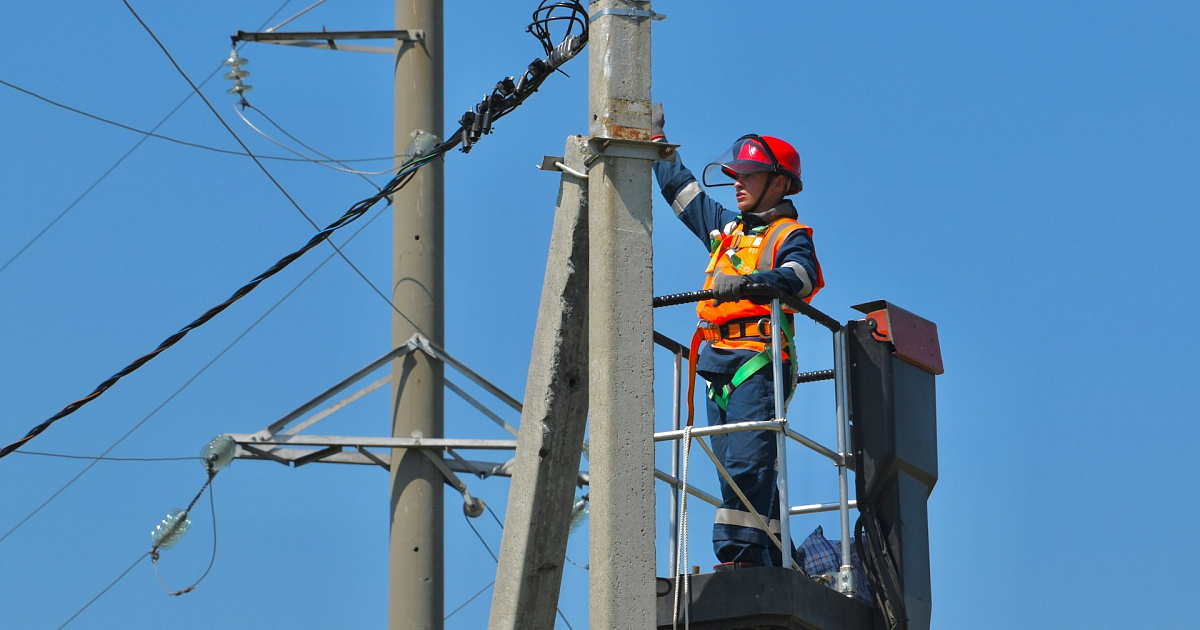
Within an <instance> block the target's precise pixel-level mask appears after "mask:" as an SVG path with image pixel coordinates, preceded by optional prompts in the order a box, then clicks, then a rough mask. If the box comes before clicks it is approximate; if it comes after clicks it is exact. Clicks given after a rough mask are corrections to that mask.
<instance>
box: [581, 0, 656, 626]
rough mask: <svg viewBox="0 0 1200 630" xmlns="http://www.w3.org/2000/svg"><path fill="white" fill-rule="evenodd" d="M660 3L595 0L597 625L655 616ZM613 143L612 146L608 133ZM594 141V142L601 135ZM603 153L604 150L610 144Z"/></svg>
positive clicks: (592, 363) (591, 40) (592, 303)
mask: <svg viewBox="0 0 1200 630" xmlns="http://www.w3.org/2000/svg"><path fill="white" fill-rule="evenodd" d="M611 9H622V10H626V9H634V10H638V11H649V10H650V3H649V2H633V1H629V0H596V1H595V2H591V3H590V4H589V10H590V12H591V14H592V15H596V14H599V13H607V14H605V15H603V17H601V18H599V19H597V20H595V21H593V22H592V23H591V27H590V29H589V33H588V61H589V64H588V72H589V112H588V113H589V117H588V123H589V127H588V129H589V133H590V134H591V135H592V136H593V138H595V139H596V140H598V141H599V144H600V148H599V149H593V151H594V152H595V153H596V154H598V155H596V156H594V158H595V159H594V161H593V162H592V163H591V168H590V169H588V184H589V186H588V188H589V193H588V217H589V220H588V225H589V227H588V232H589V237H590V239H591V252H590V261H589V262H590V269H591V271H590V272H589V280H590V283H591V286H590V292H589V304H588V306H589V309H590V313H591V316H590V318H591V321H592V326H591V328H590V331H589V332H590V342H589V344H590V345H589V351H590V353H591V356H590V359H589V374H590V379H591V380H590V383H589V389H590V403H591V404H590V405H589V406H590V408H591V427H590V435H591V438H590V442H589V445H590V447H589V453H590V459H591V466H590V471H589V472H590V473H591V481H592V483H591V486H590V488H591V490H590V493H589V494H590V496H591V512H590V520H591V522H590V525H589V531H590V534H591V538H590V550H591V551H590V553H591V558H592V562H591V576H590V578H591V579H590V626H591V627H592V628H652V627H654V626H655V589H654V586H655V558H656V555H655V549H654V534H655V531H654V442H653V437H652V434H653V433H654V389H653V387H654V340H653V325H654V312H653V310H652V307H651V304H652V301H653V298H654V279H653V272H652V265H653V247H652V245H651V238H650V236H651V233H652V230H653V216H652V214H651V201H652V200H651V196H650V191H651V185H652V182H651V177H650V165H651V160H650V159H639V158H630V157H625V156H622V155H620V154H621V153H622V152H623V151H621V149H620V147H618V146H616V143H617V141H634V142H642V141H648V140H650V106H651V99H650V66H651V60H650V53H651V49H650V24H651V23H652V22H651V20H648V19H645V18H639V17H636V16H632V15H620V14H618V13H617V12H612V11H610V10H611ZM607 139H611V140H613V141H614V142H613V143H608V145H612V147H611V149H610V148H609V147H608V145H606V143H605V140H607ZM594 144H595V143H594ZM601 151H603V152H601Z"/></svg>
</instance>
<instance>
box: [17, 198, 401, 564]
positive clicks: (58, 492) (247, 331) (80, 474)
mask: <svg viewBox="0 0 1200 630" xmlns="http://www.w3.org/2000/svg"><path fill="white" fill-rule="evenodd" d="M382 214H383V213H382V212H377V213H375V216H373V217H371V218H370V219H367V220H366V222H364V223H363V224H362V226H360V227H359V228H358V230H357V231H355V232H354V233H353V234H351V235H350V238H348V239H346V242H345V243H343V244H342V245H343V246H345V245H347V244H349V243H350V241H352V240H354V238H355V237H357V236H358V235H359V234H361V233H362V232H363V231H364V230H366V229H367V226H369V225H371V223H373V222H374V221H375V219H378V218H379V217H380V215H382ZM335 255H336V254H329V255H328V256H326V257H325V260H323V261H321V262H320V264H318V265H317V266H316V267H314V268H313V269H312V271H310V272H308V275H306V276H304V277H303V278H301V279H300V281H299V282H297V283H296V285H295V286H293V287H292V288H291V289H290V290H289V291H288V292H287V293H285V294H284V295H283V297H281V298H279V300H278V301H276V302H275V304H273V305H272V306H271V308H268V309H267V310H266V312H265V313H263V314H262V315H260V316H259V318H258V319H256V320H254V322H253V323H251V324H250V325H249V326H248V327H246V329H245V330H243V331H242V332H241V334H239V335H238V336H237V337H235V338H234V339H233V341H231V342H229V344H228V345H226V346H225V347H224V348H223V349H222V350H221V351H220V352H218V353H217V354H216V356H214V357H213V358H212V359H210V360H209V361H208V363H205V364H204V366H203V367H201V368H200V369H199V370H198V371H197V372H196V373H195V374H193V375H192V376H191V378H189V379H188V380H187V381H185V382H184V384H183V385H181V386H179V389H176V390H175V391H174V392H172V393H171V395H170V396H167V398H166V400H164V401H162V402H161V403H159V405H158V406H157V407H155V408H154V409H153V410H151V411H150V413H148V414H146V416H145V417H143V418H142V419H141V420H140V421H138V422H137V423H136V424H134V425H133V427H132V428H130V429H129V430H128V431H126V432H125V434H124V435H122V436H121V437H119V438H117V440H116V441H115V442H113V443H112V444H110V445H109V447H108V448H106V449H104V452H103V453H101V456H100V457H99V458H97V459H95V460H94V461H92V462H91V463H90V464H88V465H87V466H85V467H84V468H83V469H82V470H80V471H79V472H78V473H76V475H75V476H74V477H72V478H71V479H70V480H68V481H67V482H66V483H65V484H63V485H62V487H60V488H59V489H58V490H55V491H54V493H53V494H51V495H50V496H49V497H48V498H46V500H45V501H43V502H42V503H41V505H38V506H37V507H36V508H34V509H33V511H32V512H30V513H29V514H26V515H25V517H24V518H22V519H21V520H20V521H18V522H17V524H16V525H13V526H12V527H11V528H10V529H9V530H8V531H7V532H5V533H4V535H3V536H0V543H3V542H4V541H5V540H6V539H7V538H8V537H9V536H11V535H12V534H13V533H15V532H16V531H17V530H18V529H20V528H21V527H22V526H23V525H25V523H27V522H29V520H30V519H32V518H33V517H34V516H36V515H37V514H38V513H39V512H41V511H42V510H43V509H44V508H45V507H46V506H47V505H50V503H51V502H52V501H54V500H55V499H56V498H58V496H59V495H61V494H62V493H63V492H64V491H66V489H67V488H69V487H71V486H72V485H73V484H74V483H75V482H76V481H79V478H80V477H83V476H84V475H85V474H87V472H88V471H90V470H91V469H92V467H93V466H95V465H96V464H98V463H100V462H101V461H104V460H105V459H107V458H106V457H105V456H106V455H108V454H109V453H111V452H112V451H113V449H115V448H117V446H119V445H120V444H121V443H122V442H124V441H125V440H126V438H128V437H129V436H131V435H133V433H134V432H135V431H137V430H138V429H140V428H141V427H142V425H144V424H146V422H147V421H148V420H150V418H152V417H154V416H155V415H156V414H157V413H158V412H159V411H161V410H162V409H163V408H164V407H166V406H167V404H168V403H170V402H171V401H172V400H174V399H175V397H176V396H178V395H179V394H181V393H183V390H185V389H187V388H188V386H190V385H191V384H192V383H193V382H195V381H196V379H198V378H200V375H201V374H204V372H206V371H207V370H208V368H210V367H212V366H213V364H215V363H216V362H217V361H218V360H219V359H220V358H221V357H223V356H225V354H226V353H228V352H229V351H230V350H232V349H233V347H234V346H235V345H237V344H238V342H240V341H241V340H242V339H243V338H245V337H246V335H248V334H250V331H252V330H254V329H255V327H257V326H258V325H259V324H261V323H262V322H263V320H265V319H266V318H267V316H268V315H270V314H271V313H273V312H275V309H277V308H279V306H280V305H282V304H283V303H284V301H286V300H287V299H288V298H290V297H291V296H292V295H293V294H294V293H295V292H296V291H298V290H299V289H300V287H301V286H303V285H304V283H305V282H308V280H309V279H310V278H312V277H313V276H314V275H316V273H317V272H318V271H320V270H321V269H322V268H323V267H324V266H325V265H326V264H328V263H329V261H331V260H333V257H334V256H335ZM15 452H18V453H20V452H23V451H15Z"/></svg>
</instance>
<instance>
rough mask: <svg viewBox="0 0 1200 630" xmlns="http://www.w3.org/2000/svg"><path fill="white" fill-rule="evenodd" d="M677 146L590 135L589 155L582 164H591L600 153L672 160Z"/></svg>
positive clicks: (613, 155) (652, 159)
mask: <svg viewBox="0 0 1200 630" xmlns="http://www.w3.org/2000/svg"><path fill="white" fill-rule="evenodd" d="M678 148H679V145H678V144H669V143H666V142H654V141H651V140H629V139H627V138H605V137H603V136H592V137H591V138H588V153H590V154H591V155H590V156H589V157H588V159H587V160H585V161H584V165H585V166H587V165H588V164H591V162H592V161H593V160H595V159H596V158H598V157H600V156H601V155H603V156H604V157H621V158H633V159H635V160H651V161H654V162H657V161H659V160H673V159H674V156H675V149H678Z"/></svg>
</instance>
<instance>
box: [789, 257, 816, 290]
mask: <svg viewBox="0 0 1200 630" xmlns="http://www.w3.org/2000/svg"><path fill="white" fill-rule="evenodd" d="M783 268H784V269H791V270H792V273H794V274H796V277H797V278H799V280H800V282H802V283H804V286H803V287H802V288H801V289H800V290H799V291H797V292H796V297H800V298H803V297H807V296H808V295H809V294H810V293H812V289H813V287H812V280H809V278H808V271H807V270H805V269H804V265H801V264H800V263H798V262H796V261H791V260H790V261H788V262H785V263H783Z"/></svg>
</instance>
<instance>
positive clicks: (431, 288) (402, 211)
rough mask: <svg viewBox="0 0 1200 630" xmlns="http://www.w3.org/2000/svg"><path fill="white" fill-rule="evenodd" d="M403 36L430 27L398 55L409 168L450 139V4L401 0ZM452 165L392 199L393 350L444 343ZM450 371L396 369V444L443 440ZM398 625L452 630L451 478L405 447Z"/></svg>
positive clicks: (395, 478)
mask: <svg viewBox="0 0 1200 630" xmlns="http://www.w3.org/2000/svg"><path fill="white" fill-rule="evenodd" d="M395 6H396V28H397V29H421V30H423V31H424V38H423V39H422V40H421V41H399V42H397V48H396V65H395V67H396V74H395V82H394V85H393V90H394V95H395V116H394V125H395V126H394V134H395V137H394V146H395V154H396V155H397V156H400V157H397V158H396V164H397V166H399V164H401V163H402V162H404V161H405V159H406V158H405V157H404V154H405V153H406V152H407V151H408V149H409V146H410V144H411V143H412V141H413V139H414V134H416V133H427V134H434V135H437V136H439V139H440V136H441V134H442V133H443V129H444V125H443V120H442V90H443V83H442V69H443V57H442V0H396V5H395ZM442 182H443V162H442V160H441V159H435V160H434V161H432V162H430V163H429V164H427V165H425V166H424V167H422V168H421V169H420V170H419V171H418V172H417V173H416V176H415V178H414V179H413V180H412V182H411V183H409V184H408V185H407V186H405V187H404V188H403V189H402V190H400V191H399V192H397V193H396V194H395V195H393V196H392V201H393V205H392V208H393V213H394V215H393V222H394V223H393V248H394V249H393V260H392V279H393V280H392V291H391V297H392V303H393V304H395V305H396V308H397V310H398V311H399V312H393V313H392V347H393V348H395V347H398V346H400V345H403V344H404V343H405V342H406V341H408V339H409V337H411V336H412V334H413V333H415V332H420V333H422V334H424V335H425V336H426V337H428V338H429V339H430V340H432V341H433V342H434V343H436V344H438V345H442V344H443V343H444V341H445V339H444V319H445V302H444V291H443V286H444V276H445V273H444V269H443V260H444V254H443V243H444V236H443V235H444V214H443V201H444V199H443V186H442ZM442 397H443V380H442V365H441V363H440V362H437V361H434V360H432V359H430V358H429V357H428V356H426V355H424V354H423V353H419V352H411V353H408V354H406V355H405V356H404V357H403V358H400V359H397V360H395V361H394V362H393V363H392V418H391V420H392V436H393V437H401V438H410V437H413V436H414V435H416V434H419V435H421V436H423V437H426V438H436V437H442V435H443V399H442ZM391 475H392V479H391V509H390V512H389V515H390V517H391V528H390V537H389V544H388V627H389V628H390V629H391V630H400V629H402V628H403V629H406V630H409V629H417V628H420V629H421V630H437V629H440V628H442V627H443V623H442V616H443V615H444V614H445V613H444V610H443V609H444V593H443V582H444V577H445V574H444V571H443V568H442V567H443V565H444V552H443V546H444V545H443V531H442V527H443V522H442V521H443V503H444V494H443V488H442V483H443V482H442V474H441V472H440V471H439V470H438V469H437V468H436V467H435V466H434V465H433V463H432V462H431V461H429V459H428V458H426V457H425V456H424V455H422V454H421V452H420V451H419V450H415V449H413V450H405V449H395V450H393V451H392V467H391Z"/></svg>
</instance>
